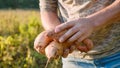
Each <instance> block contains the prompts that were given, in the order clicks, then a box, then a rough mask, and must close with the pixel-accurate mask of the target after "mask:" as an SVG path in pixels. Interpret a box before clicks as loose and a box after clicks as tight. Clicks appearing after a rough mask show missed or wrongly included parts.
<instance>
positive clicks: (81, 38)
mask: <svg viewBox="0 0 120 68" xmlns="http://www.w3.org/2000/svg"><path fill="white" fill-rule="evenodd" d="M85 38H86V35H85V34H83V35H82V36H81V37H80V38H79V39H78V40H77V42H78V43H79V42H82V41H83V40H84V39H85Z"/></svg>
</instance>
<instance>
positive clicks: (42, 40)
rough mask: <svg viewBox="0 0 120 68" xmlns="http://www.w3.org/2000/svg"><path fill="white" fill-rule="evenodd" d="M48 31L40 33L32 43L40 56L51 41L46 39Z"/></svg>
mask: <svg viewBox="0 0 120 68" xmlns="http://www.w3.org/2000/svg"><path fill="white" fill-rule="evenodd" d="M48 32H49V31H43V32H41V33H40V34H39V35H38V36H37V37H36V39H35V41H34V48H35V49H36V50H37V51H38V52H39V53H41V54H45V48H46V46H47V45H48V44H49V43H50V42H51V41H53V40H52V39H51V38H49V37H47V33H48Z"/></svg>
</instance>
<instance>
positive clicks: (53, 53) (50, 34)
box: [34, 30, 93, 59]
mask: <svg viewBox="0 0 120 68" xmlns="http://www.w3.org/2000/svg"><path fill="white" fill-rule="evenodd" d="M65 32H66V31H63V32H61V33H58V34H56V33H55V32H54V30H52V31H43V32H41V33H40V34H39V35H38V36H37V37H36V39H35V42H34V48H35V49H36V50H37V51H38V52H39V53H41V54H44V55H46V57H47V58H48V59H55V58H57V57H59V56H63V57H66V56H67V55H65V54H64V51H65V50H68V51H69V53H71V52H72V51H73V50H75V49H78V50H79V51H81V52H87V51H89V50H91V49H92V47H93V42H92V41H91V40H90V39H85V40H83V41H82V45H81V44H80V43H76V42H71V43H70V42H69V43H68V42H67V41H66V42H63V43H60V42H59V41H58V39H59V37H60V36H61V35H63V34H64V33H65ZM71 45H74V46H71Z"/></svg>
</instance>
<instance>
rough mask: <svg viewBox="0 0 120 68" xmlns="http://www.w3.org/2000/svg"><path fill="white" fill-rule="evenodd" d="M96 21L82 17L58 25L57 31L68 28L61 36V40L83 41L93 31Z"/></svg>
mask: <svg viewBox="0 0 120 68" xmlns="http://www.w3.org/2000/svg"><path fill="white" fill-rule="evenodd" d="M93 29H95V27H94V21H93V20H92V19H90V18H80V19H76V20H72V21H69V22H66V23H63V24H60V25H58V26H57V27H56V28H55V32H56V33H59V32H62V31H64V30H68V31H67V32H66V33H65V34H63V35H62V36H61V37H60V38H59V42H64V41H67V42H81V41H83V40H84V39H85V38H87V37H89V36H90V35H91V33H92V32H93Z"/></svg>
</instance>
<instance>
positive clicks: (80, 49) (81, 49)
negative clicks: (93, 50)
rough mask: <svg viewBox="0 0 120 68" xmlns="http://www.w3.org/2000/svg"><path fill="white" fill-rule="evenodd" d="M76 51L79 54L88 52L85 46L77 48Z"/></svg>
mask: <svg viewBox="0 0 120 68" xmlns="http://www.w3.org/2000/svg"><path fill="white" fill-rule="evenodd" d="M77 49H78V50H79V51H81V52H88V49H87V47H86V46H85V45H80V46H78V47H77Z"/></svg>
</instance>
